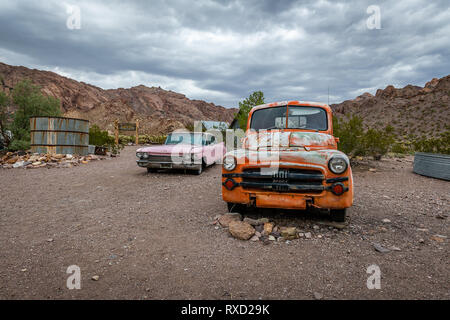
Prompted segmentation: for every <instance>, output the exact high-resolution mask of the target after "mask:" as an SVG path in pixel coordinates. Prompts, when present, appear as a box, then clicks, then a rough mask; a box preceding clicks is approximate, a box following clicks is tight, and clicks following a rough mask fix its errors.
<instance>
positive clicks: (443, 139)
mask: <svg viewBox="0 0 450 320" xmlns="http://www.w3.org/2000/svg"><path fill="white" fill-rule="evenodd" d="M412 144H413V146H414V150H415V151H418V152H430V153H442V154H450V130H446V131H444V132H442V133H441V134H440V135H439V136H438V137H432V138H427V137H425V136H422V137H420V138H416V139H415V140H414V141H413V143H412Z"/></svg>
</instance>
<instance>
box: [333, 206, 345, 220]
mask: <svg viewBox="0 0 450 320" xmlns="http://www.w3.org/2000/svg"><path fill="white" fill-rule="evenodd" d="M330 214H331V219H332V220H333V221H336V222H345V214H346V209H331V210H330Z"/></svg>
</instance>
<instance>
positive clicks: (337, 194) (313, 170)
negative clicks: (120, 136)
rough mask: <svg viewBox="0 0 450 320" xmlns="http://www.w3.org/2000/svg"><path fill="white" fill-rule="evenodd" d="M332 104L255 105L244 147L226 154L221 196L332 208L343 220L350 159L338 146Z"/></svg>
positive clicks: (239, 202) (236, 206) (232, 204)
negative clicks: (334, 132) (334, 133)
mask: <svg viewBox="0 0 450 320" xmlns="http://www.w3.org/2000/svg"><path fill="white" fill-rule="evenodd" d="M332 116H333V115H332V111H331V108H330V107H329V106H328V105H326V104H321V103H316V102H306V101H283V102H275V103H270V104H264V105H260V106H256V107H254V108H252V110H251V111H250V113H249V117H248V122H247V128H246V132H245V137H244V138H243V141H242V142H243V143H242V148H240V149H236V150H232V151H229V152H228V153H226V154H225V156H224V159H223V167H222V198H223V200H224V201H226V202H227V204H228V209H229V210H230V211H232V210H235V211H242V210H245V207H249V206H252V207H257V208H278V209H295V210H306V209H308V208H310V207H315V208H319V209H328V210H330V213H331V217H332V219H333V220H335V221H344V220H345V216H346V209H347V208H349V207H350V206H351V205H352V204H353V177H352V170H351V167H350V161H349V159H348V157H347V156H346V155H345V154H344V153H342V152H341V151H339V150H337V142H338V140H339V139H338V138H335V137H334V136H333V121H332Z"/></svg>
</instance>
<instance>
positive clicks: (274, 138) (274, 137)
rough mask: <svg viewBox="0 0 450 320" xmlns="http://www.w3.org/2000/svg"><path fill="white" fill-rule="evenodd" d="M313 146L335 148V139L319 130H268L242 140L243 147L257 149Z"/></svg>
mask: <svg viewBox="0 0 450 320" xmlns="http://www.w3.org/2000/svg"><path fill="white" fill-rule="evenodd" d="M289 147H313V148H314V149H322V148H324V149H325V148H327V149H329V148H335V147H336V141H335V140H334V137H333V136H332V135H329V134H326V133H321V132H306V131H284V132H282V131H279V130H270V131H262V132H255V133H250V134H248V135H247V137H246V138H245V140H244V148H246V149H250V150H259V149H261V148H289Z"/></svg>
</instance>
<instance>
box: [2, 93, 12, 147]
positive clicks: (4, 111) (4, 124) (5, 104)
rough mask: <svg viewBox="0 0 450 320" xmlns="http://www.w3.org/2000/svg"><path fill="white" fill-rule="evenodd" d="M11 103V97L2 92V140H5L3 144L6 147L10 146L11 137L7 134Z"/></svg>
mask: <svg viewBox="0 0 450 320" xmlns="http://www.w3.org/2000/svg"><path fill="white" fill-rule="evenodd" d="M10 103H11V99H10V98H9V96H8V95H7V94H6V93H5V92H3V91H0V139H1V140H3V143H4V144H5V146H8V145H9V140H10V138H9V136H8V135H7V134H6V129H7V125H8V120H9V116H8V106H9V105H10Z"/></svg>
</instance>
